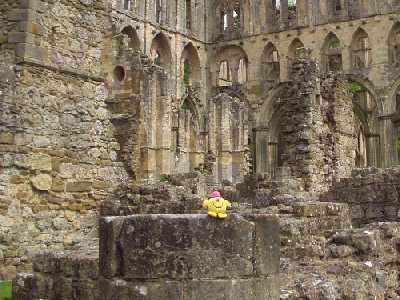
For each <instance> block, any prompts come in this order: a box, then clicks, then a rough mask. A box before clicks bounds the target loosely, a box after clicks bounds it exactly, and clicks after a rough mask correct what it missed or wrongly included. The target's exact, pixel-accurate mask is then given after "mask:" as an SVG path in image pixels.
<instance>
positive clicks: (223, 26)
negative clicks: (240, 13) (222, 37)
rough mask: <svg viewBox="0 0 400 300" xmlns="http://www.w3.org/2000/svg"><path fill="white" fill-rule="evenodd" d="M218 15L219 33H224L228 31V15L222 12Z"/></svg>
mask: <svg viewBox="0 0 400 300" xmlns="http://www.w3.org/2000/svg"><path fill="white" fill-rule="evenodd" d="M220 15H221V19H220V21H221V23H220V31H221V32H222V33H224V32H225V31H226V30H227V29H228V14H227V13H226V12H225V11H224V10H221V14H220Z"/></svg>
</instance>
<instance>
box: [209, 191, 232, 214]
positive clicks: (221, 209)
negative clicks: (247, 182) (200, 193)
mask: <svg viewBox="0 0 400 300" xmlns="http://www.w3.org/2000/svg"><path fill="white" fill-rule="evenodd" d="M203 207H204V208H205V209H207V210H208V215H209V216H210V217H212V218H217V219H225V218H226V217H227V215H226V209H227V208H229V207H231V203H230V202H229V201H228V200H225V199H223V198H222V197H221V194H220V193H219V192H217V191H215V192H212V193H211V194H210V198H209V199H206V200H204V202H203Z"/></svg>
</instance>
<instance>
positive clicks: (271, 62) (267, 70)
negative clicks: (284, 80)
mask: <svg viewBox="0 0 400 300" xmlns="http://www.w3.org/2000/svg"><path fill="white" fill-rule="evenodd" d="M262 74H263V78H265V79H266V80H267V81H273V82H276V81H279V79H280V62H279V53H278V50H277V49H276V47H275V46H274V45H273V44H272V43H269V44H268V45H267V46H266V47H265V49H264V53H263V59H262Z"/></svg>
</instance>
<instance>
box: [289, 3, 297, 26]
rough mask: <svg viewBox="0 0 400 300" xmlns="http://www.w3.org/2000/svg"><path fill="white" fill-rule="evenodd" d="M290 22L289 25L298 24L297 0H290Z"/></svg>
mask: <svg viewBox="0 0 400 300" xmlns="http://www.w3.org/2000/svg"><path fill="white" fill-rule="evenodd" d="M288 22H289V26H296V25H297V4H296V0H289V1H288Z"/></svg>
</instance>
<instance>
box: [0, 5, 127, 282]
mask: <svg viewBox="0 0 400 300" xmlns="http://www.w3.org/2000/svg"><path fill="white" fill-rule="evenodd" d="M25 5H27V7H26V8H24V9H16V12H15V14H14V15H15V19H18V20H19V22H20V23H23V24H24V26H25V27H24V28H25V30H26V31H27V32H26V36H25V40H21V41H19V43H17V45H16V52H15V53H16V56H17V60H18V66H17V67H16V71H17V74H16V77H15V78H14V82H15V86H13V87H12V91H13V92H12V93H11V94H10V95H9V98H8V101H7V102H5V104H4V105H2V107H1V113H2V115H8V113H9V111H10V107H9V106H7V105H6V103H8V102H10V103H12V111H11V112H12V113H13V114H11V116H13V115H14V118H13V119H10V117H8V118H7V119H5V120H4V121H5V122H4V123H2V124H1V125H2V130H4V131H2V133H1V137H2V138H1V139H0V143H1V147H2V148H1V151H2V154H3V155H2V157H1V164H2V167H3V169H2V171H1V177H2V192H1V194H2V199H1V206H0V215H1V217H0V237H1V240H2V241H3V243H2V245H1V246H0V254H1V255H0V259H1V260H2V264H1V267H0V277H2V278H4V277H8V278H10V277H12V276H13V273H15V271H16V270H17V269H18V270H22V269H23V268H25V267H29V264H26V263H27V262H29V261H30V257H32V256H33V255H34V254H35V253H37V252H39V251H42V250H46V249H47V250H50V249H58V250H61V249H74V248H79V247H83V244H84V243H83V241H84V240H87V239H88V240H93V241H95V240H96V236H97V230H96V228H95V227H96V208H97V205H98V203H99V201H100V200H102V199H105V198H106V197H107V195H109V194H110V193H113V190H114V189H116V188H117V187H118V185H119V184H121V183H123V182H127V181H128V176H127V174H126V172H125V169H124V167H123V165H122V163H121V162H119V161H118V159H117V151H118V150H119V144H118V142H117V140H116V139H115V136H114V132H113V130H114V127H113V126H112V123H111V121H110V118H111V117H110V115H109V111H108V109H107V105H106V99H107V97H108V92H107V86H106V83H105V81H104V79H103V73H102V70H101V68H102V66H101V63H100V62H101V59H102V50H101V49H103V47H102V43H103V36H105V35H106V32H107V30H108V25H109V24H108V21H107V18H106V14H105V7H104V6H103V1H93V2H90V3H86V4H85V3H84V2H82V1H56V2H54V1H26V2H25ZM13 13H14V12H13V11H12V10H11V11H10V14H13ZM8 84H9V85H11V82H9V83H8ZM2 121H3V120H2ZM4 126H6V127H4ZM85 243H86V242H85ZM88 244H89V245H88V246H89V247H92V246H93V245H95V242H93V243H88Z"/></svg>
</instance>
